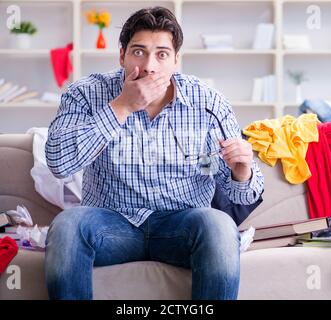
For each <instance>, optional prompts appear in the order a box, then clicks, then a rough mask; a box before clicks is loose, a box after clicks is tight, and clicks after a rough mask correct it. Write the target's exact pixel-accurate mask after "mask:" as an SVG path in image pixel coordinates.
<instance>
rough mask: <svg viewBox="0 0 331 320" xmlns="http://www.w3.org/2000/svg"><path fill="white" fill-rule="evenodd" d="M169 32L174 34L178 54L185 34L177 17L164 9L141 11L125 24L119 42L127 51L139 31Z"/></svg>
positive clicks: (154, 8)
mask: <svg viewBox="0 0 331 320" xmlns="http://www.w3.org/2000/svg"><path fill="white" fill-rule="evenodd" d="M142 30H150V31H168V32H170V33H171V34H172V43H173V46H174V49H175V52H176V53H177V52H178V51H179V49H180V47H181V46H182V44H183V32H182V28H181V27H180V25H179V23H178V22H177V19H176V17H175V15H174V14H173V13H172V12H171V11H170V10H168V9H167V8H164V7H151V8H144V9H140V10H138V11H137V12H135V13H134V14H132V15H131V16H130V17H129V19H128V20H127V21H126V22H125V24H124V26H123V28H122V31H121V34H120V38H119V42H120V45H121V47H122V48H123V49H124V51H126V48H127V46H128V43H129V42H130V40H131V39H132V37H133V36H134V34H135V33H136V32H138V31H142Z"/></svg>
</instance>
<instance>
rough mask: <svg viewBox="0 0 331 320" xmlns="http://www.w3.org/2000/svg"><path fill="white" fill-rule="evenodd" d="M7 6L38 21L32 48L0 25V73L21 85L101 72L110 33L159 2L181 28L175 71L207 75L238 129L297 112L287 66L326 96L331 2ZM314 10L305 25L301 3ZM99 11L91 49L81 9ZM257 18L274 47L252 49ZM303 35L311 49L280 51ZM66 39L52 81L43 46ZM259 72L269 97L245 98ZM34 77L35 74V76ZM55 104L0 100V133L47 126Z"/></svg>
mask: <svg viewBox="0 0 331 320" xmlns="http://www.w3.org/2000/svg"><path fill="white" fill-rule="evenodd" d="M11 4H15V5H18V6H19V7H20V8H21V16H22V20H31V21H33V22H34V23H35V24H36V25H37V27H38V33H37V34H36V35H35V36H34V38H33V49H31V50H17V49H15V48H14V47H13V45H12V43H13V42H12V38H13V36H12V35H10V34H9V30H8V29H6V26H5V24H0V65H1V68H0V78H5V79H6V80H8V81H11V82H15V83H17V84H19V85H28V86H29V88H30V89H32V90H37V91H39V92H40V93H42V92H45V91H51V92H55V93H58V94H61V93H62V92H64V91H65V90H66V88H67V85H68V84H69V83H71V82H73V81H76V80H78V79H80V78H81V77H83V76H86V75H89V74H90V73H94V72H107V71H109V70H112V69H114V68H117V67H118V66H119V62H118V60H119V48H118V38H119V33H120V29H121V26H122V25H123V23H124V22H125V20H126V19H127V18H128V17H129V15H130V14H131V13H133V12H134V11H136V10H138V9H140V8H142V7H146V6H154V5H161V6H165V7H167V8H169V9H170V10H172V11H173V12H174V13H175V15H176V17H177V19H178V21H179V23H180V24H181V26H182V28H183V32H184V44H183V47H182V49H181V63H180V65H179V68H178V71H180V72H183V73H186V74H194V75H196V76H198V77H200V78H202V79H210V78H211V79H213V81H214V83H215V87H216V89H218V90H219V91H220V92H221V93H223V94H224V95H225V96H226V97H227V98H228V100H229V101H230V103H231V105H232V106H233V109H234V111H235V113H236V116H237V118H238V121H239V123H240V125H241V127H243V126H245V125H247V124H248V123H250V122H251V121H254V120H258V119H264V118H273V117H280V116H282V115H283V114H288V113H289V114H293V115H297V107H298V103H296V102H295V86H294V84H292V83H291V82H290V80H289V78H288V76H287V70H302V71H306V73H307V77H308V78H309V82H305V83H303V85H302V89H303V98H322V99H325V100H331V36H330V34H331V0H310V1H308V0H163V1H156V0H155V1H152V0H147V1H144V0H98V1H94V0H18V1H12V0H2V1H1V2H0V14H1V15H2V16H8V14H7V13H6V9H7V7H8V6H9V5H11ZM310 5H315V6H318V7H319V8H320V11H321V14H322V15H321V22H322V28H321V29H320V30H307V25H306V21H307V18H308V17H309V14H308V13H307V8H308V6H310ZM94 8H95V9H98V10H99V9H106V10H108V11H109V12H110V13H111V14H112V22H111V25H110V27H109V28H107V29H105V37H106V42H107V49H104V50H98V49H95V41H96V38H97V31H98V30H97V28H96V27H95V26H91V25H88V24H87V23H86V21H85V16H84V13H85V12H86V11H87V10H90V9H94ZM258 23H274V25H275V37H274V45H273V47H272V49H269V50H253V49H251V48H252V43H253V39H254V35H255V28H256V26H257V24H258ZM201 33H223V34H231V35H232V36H233V43H234V50H229V51H222V50H206V49H203V46H202V42H201V38H200V34H201ZM287 33H289V34H293V33H306V34H308V35H309V37H310V39H311V42H312V46H313V49H312V50H309V51H308V50H306V51H302V50H285V49H284V48H283V45H282V40H283V35H284V34H287ZM70 42H73V44H74V50H73V51H72V53H71V59H72V62H73V66H74V72H73V74H72V75H71V77H70V79H69V81H68V82H67V83H66V85H65V86H64V87H63V88H61V89H59V88H58V87H57V86H56V83H55V80H54V77H53V73H52V66H51V63H50V50H51V48H53V47H64V46H66V45H67V44H68V43H70ZM267 74H275V76H276V100H275V101H273V102H271V103H263V102H259V103H256V102H252V101H251V93H252V89H253V79H254V78H256V77H263V76H265V75H267ZM41 75H42V76H41ZM57 107H58V105H57V104H54V103H38V104H35V105H23V104H10V103H7V104H0V132H25V131H26V130H27V129H28V128H29V127H30V126H48V125H49V123H50V121H51V120H52V119H53V117H54V115H55V113H56V110H57Z"/></svg>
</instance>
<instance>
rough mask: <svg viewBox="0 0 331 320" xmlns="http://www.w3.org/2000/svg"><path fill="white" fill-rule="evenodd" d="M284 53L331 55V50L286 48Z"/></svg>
mask: <svg viewBox="0 0 331 320" xmlns="http://www.w3.org/2000/svg"><path fill="white" fill-rule="evenodd" d="M282 53H283V54H284V55H307V56H310V55H331V50H305V51H304V50H284V51H283V52H282Z"/></svg>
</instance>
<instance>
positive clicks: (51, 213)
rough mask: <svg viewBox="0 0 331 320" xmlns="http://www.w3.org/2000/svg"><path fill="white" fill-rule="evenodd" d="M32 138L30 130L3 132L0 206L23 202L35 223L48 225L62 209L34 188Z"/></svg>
mask: <svg viewBox="0 0 331 320" xmlns="http://www.w3.org/2000/svg"><path fill="white" fill-rule="evenodd" d="M32 142H33V136H32V135H30V134H0V209H1V210H13V209H16V207H17V206H18V205H24V206H25V207H26V208H27V209H28V210H29V212H30V214H31V217H32V220H33V223H34V224H38V225H49V224H50V222H51V221H52V220H53V219H54V217H55V215H56V214H57V213H59V212H60V211H61V209H60V208H58V207H56V206H54V205H53V204H51V203H49V202H47V201H46V200H45V199H43V198H42V197H41V196H40V195H39V194H38V193H37V192H36V191H35V187H34V181H33V179H32V177H31V174H30V171H31V169H32V166H33V154H32Z"/></svg>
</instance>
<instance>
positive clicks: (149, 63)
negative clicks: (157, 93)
mask: <svg viewBox="0 0 331 320" xmlns="http://www.w3.org/2000/svg"><path fill="white" fill-rule="evenodd" d="M156 66H157V61H156V59H155V58H154V57H153V56H152V55H150V56H148V58H147V59H146V61H145V64H144V66H143V70H144V73H145V75H148V74H154V73H155V72H156Z"/></svg>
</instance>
